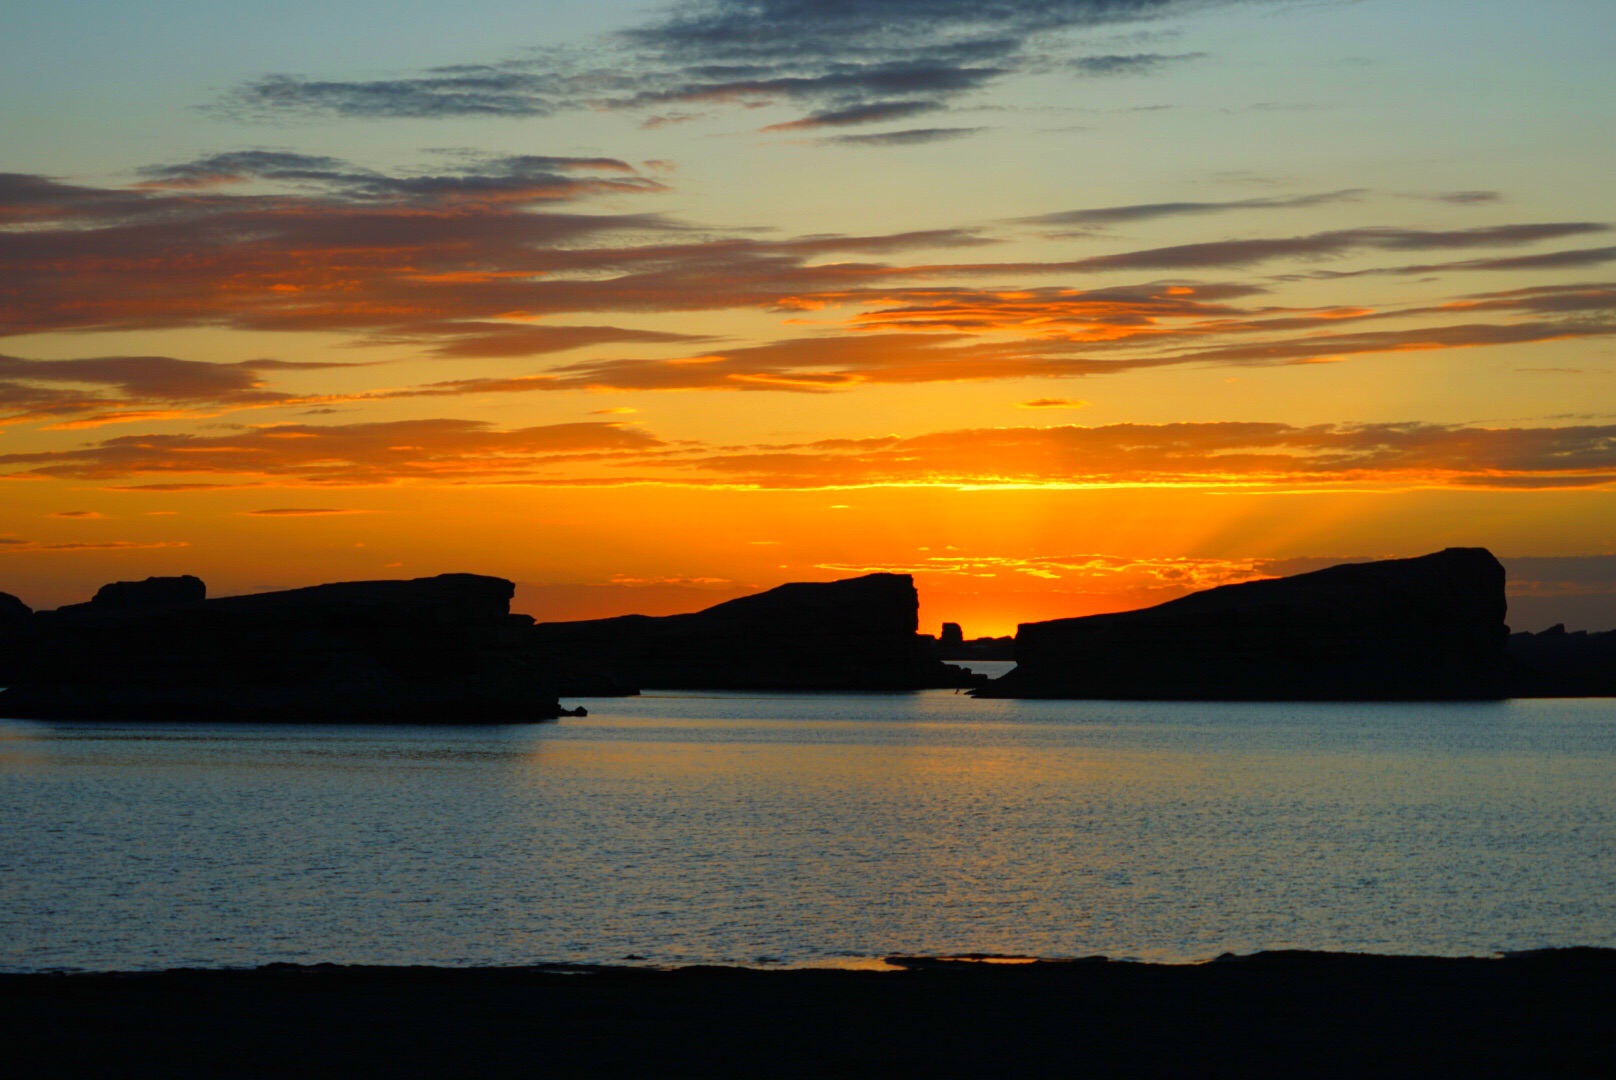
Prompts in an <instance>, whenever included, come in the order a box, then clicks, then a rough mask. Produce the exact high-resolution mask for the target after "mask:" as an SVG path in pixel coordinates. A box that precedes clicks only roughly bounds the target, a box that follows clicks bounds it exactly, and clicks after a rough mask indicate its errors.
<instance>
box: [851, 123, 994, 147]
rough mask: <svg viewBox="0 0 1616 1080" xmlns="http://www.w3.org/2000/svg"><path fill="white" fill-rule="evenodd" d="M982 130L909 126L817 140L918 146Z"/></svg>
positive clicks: (857, 144) (854, 143) (949, 140)
mask: <svg viewBox="0 0 1616 1080" xmlns="http://www.w3.org/2000/svg"><path fill="white" fill-rule="evenodd" d="M983 130H985V129H984V128H979V127H953V128H909V129H908V130H906V131H883V132H879V133H876V134H873V135H833V136H830V137H828V138H824V139H820V140H819V141H820V142H822V143H833V144H835V145H838V146H920V145H924V144H926V143H936V142H952V141H953V140H955V139H965V138H969V137H970V136H972V135H975V134H976V133H977V132H979V131H983Z"/></svg>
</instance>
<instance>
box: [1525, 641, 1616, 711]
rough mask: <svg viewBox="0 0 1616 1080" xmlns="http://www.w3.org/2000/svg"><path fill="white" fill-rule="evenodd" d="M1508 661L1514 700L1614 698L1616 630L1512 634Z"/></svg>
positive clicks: (1615, 685)
mask: <svg viewBox="0 0 1616 1080" xmlns="http://www.w3.org/2000/svg"><path fill="white" fill-rule="evenodd" d="M1505 655H1506V656H1507V657H1508V659H1509V665H1510V687H1511V696H1513V697H1616V630H1607V631H1605V632H1604V633H1593V634H1590V633H1588V632H1587V631H1584V630H1577V631H1575V632H1572V633H1567V632H1566V628H1565V627H1564V626H1563V625H1561V626H1553V627H1550V628H1549V629H1547V630H1544V631H1543V632H1542V633H1538V634H1511V635H1510V636H1509V645H1508V647H1507V648H1506V649H1505Z"/></svg>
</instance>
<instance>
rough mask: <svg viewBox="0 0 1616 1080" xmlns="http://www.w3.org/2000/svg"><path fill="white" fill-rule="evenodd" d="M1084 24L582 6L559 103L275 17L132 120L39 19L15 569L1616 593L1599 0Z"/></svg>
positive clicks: (16, 276)
mask: <svg viewBox="0 0 1616 1080" xmlns="http://www.w3.org/2000/svg"><path fill="white" fill-rule="evenodd" d="M765 6H766V7H768V6H769V5H765ZM878 6H879V5H878ZM1102 7H1104V5H1098V6H1097V5H1095V4H1092V3H1089V2H1088V0H1071V2H1070V3H1063V4H1060V5H1034V4H1027V5H1018V4H1006V5H999V6H995V7H993V8H991V9H989V8H979V7H972V6H970V5H957V4H953V3H937V4H932V5H931V6H930V7H927V6H926V5H918V6H915V5H901V4H889V5H886V6H880V11H879V12H878V14H879V15H880V18H879V19H875V20H874V21H871V20H867V19H864V18H863V16H862V15H861V14H859V13H860V12H863V11H864V8H863V7H862V6H861V5H860V4H853V5H851V6H850V7H848V8H846V10H845V11H844V12H843V16H845V21H844V22H843V23H836V24H834V25H833V24H832V23H826V22H821V21H818V20H821V18H822V17H823V18H825V19H828V18H830V16H829V15H825V13H824V11H822V10H821V9H818V8H814V7H813V6H812V5H810V6H808V7H807V8H798V7H790V6H789V5H787V6H785V7H780V8H779V10H778V11H776V10H775V8H774V7H769V10H770V12H772V13H773V14H771V15H770V18H771V19H774V20H775V22H774V23H771V24H770V25H771V27H772V31H771V34H773V31H778V32H779V33H787V32H789V34H788V36H789V37H790V40H792V41H794V42H795V43H796V45H795V46H794V51H792V52H790V54H789V55H786V54H782V53H779V52H778V51H772V50H773V46H770V45H769V44H768V42H770V41H775V40H784V39H781V38H778V35H773V36H769V35H766V36H763V37H759V36H757V35H755V34H754V35H748V34H744V33H737V34H736V35H734V36H733V38H728V37H726V38H724V40H725V41H729V42H730V44H727V45H724V46H723V47H722V49H724V50H731V51H730V52H724V53H723V55H720V54H719V51H715V50H720V46H719V45H717V44H714V42H716V41H718V40H719V39H718V38H716V37H700V36H699V35H698V38H691V37H689V36H688V35H686V34H685V33H684V31H682V30H680V27H686V29H688V27H687V26H686V24H685V23H683V22H681V20H682V19H686V18H687V17H693V16H690V14H689V13H690V10H692V9H689V8H688V6H687V7H680V6H677V5H675V6H673V7H669V8H665V9H663V8H658V9H656V11H657V12H660V13H661V14H657V13H656V12H653V13H652V14H651V15H646V14H645V13H644V12H643V11H641V10H640V8H638V7H635V6H632V5H613V4H604V5H600V6H599V9H598V10H594V9H592V10H591V11H590V12H589V13H587V14H581V13H579V12H577V11H572V12H571V13H570V14H567V13H565V12H562V11H561V9H560V8H558V9H557V12H558V18H560V19H561V22H560V23H558V24H557V25H558V26H560V25H564V26H565V27H566V28H567V29H566V33H569V34H571V35H572V38H571V39H569V40H570V42H571V44H570V45H568V48H571V49H573V50H574V52H573V53H571V54H569V55H570V56H571V59H569V60H567V61H566V62H565V63H566V65H568V66H566V67H565V75H566V78H565V79H561V73H562V70H563V69H562V68H559V67H554V66H553V65H555V64H561V63H562V61H561V60H559V59H556V58H555V56H552V55H551V54H548V53H535V54H531V55H529V54H524V56H525V58H521V57H514V56H513V57H509V58H502V57H500V56H498V55H494V54H492V53H490V54H488V55H483V56H480V57H479V56H467V55H465V53H464V51H463V50H473V51H475V50H476V49H492V48H494V46H493V45H492V44H490V43H488V42H486V41H481V40H480V39H479V40H477V41H473V40H472V38H471V37H470V36H468V37H467V38H465V39H464V40H462V41H456V40H446V39H444V38H443V36H442V33H441V29H434V30H432V31H430V32H429V31H428V29H427V26H426V23H424V22H423V23H422V24H421V25H420V26H418V27H417V26H415V24H414V23H412V22H411V19H412V18H414V16H412V15H408V14H405V15H400V16H398V18H399V20H400V22H399V24H398V29H397V31H396V35H397V36H396V37H395V38H394V39H392V40H394V43H395V46H397V44H398V42H400V41H403V40H406V39H408V40H410V41H411V42H413V44H412V45H411V46H410V48H409V49H406V50H402V51H401V52H400V54H399V56H398V57H397V58H396V62H394V61H392V60H389V59H387V58H382V57H371V58H369V59H367V60H366V61H365V63H364V64H360V63H358V61H356V60H354V61H350V60H343V59H341V58H336V57H327V61H326V62H329V63H330V64H332V65H334V66H333V67H332V69H331V70H328V71H324V72H322V73H320V74H319V75H318V76H317V77H316V76H311V77H309V78H303V77H294V76H267V75H264V74H263V72H264V71H265V70H303V69H304V68H305V67H306V65H305V64H303V63H302V62H301V61H299V62H297V63H293V62H292V61H293V59H294V58H298V57H315V56H326V54H325V53H323V52H320V51H319V50H318V49H316V48H314V47H313V45H312V43H311V41H309V40H305V39H303V38H301V37H299V36H298V32H297V30H296V28H295V26H293V25H292V24H290V23H289V24H288V28H287V29H284V30H278V31H276V32H275V33H274V34H270V35H269V36H268V37H266V38H265V40H264V41H262V42H259V43H256V45H255V49H256V50H257V51H255V52H253V54H252V56H251V57H250V58H249V57H247V56H242V57H240V58H238V59H237V60H236V61H232V59H231V56H230V54H229V53H228V50H227V49H224V48H223V43H218V45H217V47H210V46H208V44H207V43H206V42H201V41H198V42H196V43H194V45H195V48H194V49H193V50H192V54H193V55H195V56H197V57H199V58H200V57H206V58H207V59H205V60H204V59H197V60H195V63H196V64H197V65H198V67H197V68H196V70H197V71H198V72H201V71H203V70H206V71H207V72H208V76H207V79H206V80H202V81H200V82H196V83H195V84H194V85H193V83H192V82H188V81H187V80H186V78H185V77H183V75H184V72H185V71H186V70H187V69H185V68H183V66H182V67H181V68H180V69H178V70H179V71H180V75H181V77H178V78H170V75H171V74H172V72H171V71H170V70H164V71H159V70H158V69H157V68H156V67H151V68H142V69H140V70H138V71H137V70H134V69H133V68H131V69H130V70H129V71H128V79H127V82H128V85H144V86H147V87H148V88H150V90H151V93H150V94H149V95H147V96H145V97H142V96H140V95H130V94H126V93H119V94H112V93H111V92H110V91H109V90H105V89H96V88H95V84H88V85H87V86H86V87H85V88H83V89H82V90H81V89H80V88H79V84H78V83H75V84H74V86H75V89H74V93H75V94H81V96H80V97H77V98H75V97H72V96H71V95H67V94H65V92H58V91H59V90H61V88H58V91H52V90H50V86H51V85H52V84H51V83H50V80H51V79H57V78H64V79H65V78H69V77H70V76H71V75H72V73H73V71H74V68H75V65H77V66H78V67H79V68H81V69H82V67H83V65H84V64H85V63H86V61H84V60H83V59H82V58H80V55H81V54H80V53H77V52H75V51H73V50H72V49H67V48H66V46H65V45H64V49H65V51H64V52H63V53H62V55H61V56H60V57H58V58H57V61H55V62H54V63H53V64H38V63H35V64H33V65H32V66H31V67H30V68H29V70H37V72H39V74H38V78H39V79H40V80H42V81H40V82H38V83H37V84H35V85H32V86H31V88H23V89H24V90H25V91H26V92H23V93H22V94H20V95H19V94H18V93H16V92H11V93H10V95H9V98H8V100H17V101H20V102H23V105H22V106H21V107H20V108H19V112H18V118H19V124H18V126H17V129H16V130H17V133H18V134H17V137H16V138H14V139H12V140H9V142H10V145H9V146H8V149H9V150H10V151H11V153H10V154H9V155H8V157H9V158H10V161H9V163H8V167H10V168H12V169H13V170H14V171H13V172H10V173H6V174H4V175H0V278H3V280H4V282H5V284H4V287H3V288H0V336H4V337H5V338H6V340H5V341H4V342H3V343H0V589H4V590H6V591H10V592H13V593H16V594H18V595H20V596H22V597H23V598H24V599H25V600H27V601H29V602H30V603H33V604H36V605H41V606H52V605H55V604H59V603H63V602H69V601H74V600H79V599H83V598H84V597H86V596H87V595H88V594H89V593H91V592H92V591H93V590H94V588H95V587H96V586H98V585H99V584H101V583H102V582H104V581H107V580H112V579H115V578H129V577H141V576H145V575H148V574H159V573H182V572H194V573H199V574H201V575H202V576H204V577H205V578H206V579H207V580H208V581H209V582H210V585H211V586H212V589H213V591H214V592H215V593H216V594H221V593H228V592H239V591H247V590H253V589H261V588H270V587H281V586H287V585H300V584H307V583H311V582H315V581H321V580H333V579H339V578H357V577H385V576H414V575H421V574H430V573H438V572H443V571H450V570H466V571H476V572H484V573H493V574H499V575H502V576H506V577H510V578H512V579H514V580H517V581H518V582H520V583H522V590H523V591H522V592H521V593H520V594H519V603H520V604H524V605H526V607H527V608H528V609H529V610H532V611H534V612H535V613H537V614H539V615H541V616H546V615H548V616H551V617H580V616H586V615H600V614H612V613H619V612H626V611H634V610H648V611H657V612H665V611H669V610H675V609H685V610H688V609H691V608H695V607H700V606H702V605H703V604H705V603H708V602H711V601H714V600H719V599H724V598H727V597H729V596H733V595H737V594H738V593H740V592H743V591H749V590H753V589H757V588H764V587H768V586H772V585H774V584H778V583H780V582H782V581H787V580H802V579H827V578H832V577H838V576H848V575H851V574H855V573H863V572H867V571H872V570H898V571H902V572H911V573H914V574H916V576H917V579H918V581H919V583H920V586H921V592H922V597H923V610H922V624H923V628H925V629H928V630H932V631H935V629H936V624H937V623H939V622H941V621H943V620H945V619H946V620H953V621H960V622H963V623H964V624H965V625H966V630H967V633H971V634H978V633H981V634H987V633H1008V632H1011V631H1012V630H1013V628H1014V625H1015V623H1016V622H1018V621H1022V620H1030V619H1038V618H1048V617H1055V616H1059V615H1068V614H1083V613H1088V612H1092V611H1100V610H1115V609H1118V608H1125V607H1131V606H1138V605H1141V604H1146V603H1153V602H1157V601H1159V600H1162V599H1167V598H1170V597H1171V596H1174V595H1179V594H1181V593H1182V592H1183V591H1185V590H1186V589H1190V588H1197V587H1204V586H1208V585H1214V584H1218V583H1222V582H1225V581H1233V580H1241V579H1243V578H1246V577H1250V576H1257V575H1262V574H1271V573H1282V572H1289V571H1290V570H1293V569H1298V568H1305V567H1308V566H1312V565H1317V564H1318V561H1319V560H1329V559H1340V558H1364V557H1378V556H1388V555H1412V554H1418V553H1421V552H1424V551H1429V550H1434V549H1436V548H1440V547H1442V546H1446V545H1450V544H1465V545H1471V544H1480V545H1486V546H1489V547H1491V548H1493V550H1495V551H1496V552H1497V553H1498V554H1500V555H1501V556H1503V557H1505V558H1506V561H1507V562H1509V564H1510V566H1511V572H1512V580H1513V584H1512V589H1513V590H1514V592H1515V594H1516V596H1517V597H1519V598H1520V599H1519V604H1518V609H1519V613H1520V618H1522V619H1525V620H1526V621H1527V623H1529V624H1533V625H1542V624H1545V623H1546V622H1548V621H1554V620H1555V619H1557V618H1563V619H1566V620H1568V621H1571V622H1572V623H1573V624H1577V623H1581V624H1584V625H1601V624H1602V625H1616V555H1613V554H1612V553H1613V552H1616V540H1613V537H1616V503H1613V489H1616V366H1613V364H1612V357H1613V356H1616V344H1613V338H1616V316H1613V312H1616V281H1613V280H1612V275H1611V272H1610V268H1611V265H1612V264H1616V246H1613V245H1616V239H1613V230H1612V224H1611V221H1612V219H1611V207H1610V204H1609V186H1608V179H1609V176H1610V175H1611V170H1612V169H1613V168H1616V151H1613V149H1612V145H1613V144H1612V142H1611V140H1609V138H1608V134H1609V133H1608V115H1606V113H1605V112H1604V111H1602V110H1601V109H1599V108H1597V107H1596V106H1595V104H1593V103H1596V102H1598V101H1599V100H1601V97H1600V95H1598V94H1589V93H1587V90H1588V89H1589V88H1590V87H1594V86H1603V87H1606V88H1608V87H1609V86H1610V78H1611V76H1610V68H1609V65H1608V62H1607V59H1606V58H1605V57H1604V55H1603V53H1602V52H1601V51H1600V50H1599V49H1596V48H1593V47H1592V46H1591V45H1590V42H1593V41H1598V40H1604V38H1602V37H1601V35H1599V34H1596V33H1590V28H1589V27H1588V26H1587V25H1586V23H1585V21H1584V19H1583V15H1582V14H1577V13H1574V12H1572V10H1571V9H1572V7H1576V8H1577V11H1578V12H1579V13H1580V12H1582V11H1583V9H1582V7H1580V6H1578V5H1569V6H1565V5H1560V4H1549V5H1546V6H1526V5H1523V6H1522V7H1521V8H1520V9H1519V11H1517V10H1516V9H1515V8H1514V7H1513V6H1511V5H1509V4H1500V5H1492V6H1484V9H1483V8H1471V7H1466V8H1465V9H1464V12H1463V14H1462V15H1461V14H1459V13H1458V9H1455V8H1453V7H1452V5H1447V4H1445V3H1443V2H1441V0H1418V2H1412V3H1411V4H1409V5H1406V6H1402V7H1398V6H1395V5H1358V4H1338V3H1328V2H1326V3H1323V4H1317V5H1306V6H1286V5H1274V6H1272V8H1271V9H1270V10H1266V11H1263V10H1259V9H1261V8H1263V7H1265V5H1261V4H1258V5H1249V4H1248V5H1242V4H1225V3H1218V2H1213V3H1202V4H1189V3H1180V2H1179V0H1152V2H1151V3H1148V4H1143V5H1137V6H1136V7H1137V10H1134V9H1130V11H1131V12H1132V13H1131V14H1126V15H1118V14H1116V13H1114V12H1111V11H1110V9H1106V10H1105V11H1101V8H1102ZM1528 7H1531V11H1530V14H1529V15H1528V14H1527V8H1528ZM911 8H913V11H911ZM1394 8H1395V10H1394ZM922 9H924V10H922ZM1147 9H1148V10H1147ZM703 10H706V11H708V16H709V17H710V19H712V20H717V22H713V23H711V25H714V26H716V25H724V26H731V24H733V27H734V28H742V29H744V27H745V26H748V25H750V24H749V23H748V22H747V20H748V19H752V18H754V16H755V12H754V11H753V8H751V7H748V6H747V5H741V4H732V3H729V2H728V0H714V3H712V4H710V5H708V7H707V8H704V9H703ZM824 10H825V11H828V10H829V9H824ZM838 10H841V9H838ZM871 10H872V11H873V10H875V9H874V8H872V9H871ZM1600 10H1601V11H1602V12H1603V14H1604V15H1605V16H1609V14H1610V13H1609V12H1608V11H1604V9H1603V8H1601V9H1600ZM816 12H817V14H816ZM916 13H918V14H916ZM922 15H923V16H924V18H921V16H922ZM563 16H564V17H563ZM912 16H913V19H914V20H917V21H913V22H912V24H911V23H910V22H906V21H905V20H909V19H911V17H912ZM1146 16H1148V18H1147V17H1146ZM872 18H873V17H872ZM1135 19H1138V20H1139V21H1137V22H1135V21H1130V20H1135ZM647 20H649V21H647ZM779 20H785V22H783V23H780V22H779ZM791 20H798V21H799V22H801V25H797V24H796V23H792V21H791ZM804 20H806V21H804ZM776 23H779V25H776ZM690 25H694V24H690ZM702 25H708V24H707V23H703V24H702ZM625 29H627V30H630V31H632V33H630V34H628V35H626V36H624V35H623V34H621V33H620V31H623V30H625ZM1611 29H1616V27H1612V28H1611ZM195 32H196V33H198V34H205V33H206V32H207V31H206V30H205V29H198V30H196V31H195ZM356 32H357V31H356ZM558 32H560V31H558ZM75 33H76V31H73V30H72V29H71V28H69V27H66V26H65V25H64V27H63V28H62V34H63V37H62V39H61V40H62V41H63V42H71V41H72V40H74V34H75ZM277 34H281V35H284V38H282V37H277V36H276V35H277ZM412 34H414V35H415V36H414V37H411V35H412ZM468 34H469V32H468ZM698 39H699V40H698ZM53 40H54V39H53ZM693 42H695V43H693ZM701 42H706V44H701ZM962 43H972V44H971V48H972V49H973V50H975V51H969V50H967V51H961V50H962V49H963V48H964V46H963V44H962ZM85 47H86V48H88V47H89V45H88V44H86V45H85ZM153 49H154V50H155V51H153V52H151V55H152V56H153V57H157V56H160V55H163V54H162V51H161V48H160V47H158V45H157V44H155V43H154V44H153ZM704 50H706V51H704ZM733 50H740V51H741V52H740V53H734V52H733ZM747 50H751V51H750V52H747ZM720 51H721V50H720ZM743 54H744V55H743ZM556 55H559V54H556ZM967 55H968V56H973V57H978V59H975V60H966V59H961V57H965V56H967ZM546 57H548V59H547V58H546ZM988 57H991V60H990V59H983V58H988ZM145 62H146V61H142V60H140V59H139V57H138V56H135V55H133V53H131V55H129V56H120V57H116V58H105V59H104V60H103V63H105V64H110V65H113V67H116V66H117V65H120V64H121V65H137V66H138V65H139V64H141V63H145ZM156 62H157V61H156V60H153V61H151V63H154V64H155V63H156ZM232 62H235V63H237V64H238V66H239V68H240V70H239V71H236V70H235V69H234V68H232V67H231V66H230V65H231V63H232ZM742 62H744V63H745V64H746V65H749V66H748V67H747V68H746V70H748V71H752V72H754V74H753V75H752V76H748V77H747V78H746V79H740V80H739V81H733V82H729V83H723V82H720V83H714V82H713V81H712V80H713V79H714V78H718V76H716V75H713V74H712V73H713V72H717V71H726V70H731V68H730V67H726V66H725V65H735V64H740V63H742ZM345 63H346V64H348V65H349V66H348V67H347V68H344V67H343V64H345ZM451 63H457V64H462V65H471V66H470V67H466V68H465V69H464V72H463V76H461V78H463V83H456V84H455V86H457V87H459V89H457V90H454V91H453V92H451V91H450V90H449V89H446V86H447V85H448V84H446V83H445V82H444V81H443V79H442V77H441V76H440V74H435V73H434V71H433V70H428V69H429V68H431V66H432V65H440V64H451ZM479 64H480V65H484V66H480V67H479V66H477V65H479ZM547 64H550V65H552V67H546V66H545V65H547ZM276 65H278V66H276ZM377 65H380V66H381V67H389V65H391V67H390V68H389V70H392V72H393V74H392V75H391V76H389V78H387V79H386V80H383V81H372V80H373V77H374V71H375V69H376V67H377ZM170 67H171V68H172V65H170ZM9 70H10V71H11V74H8V75H0V85H7V84H5V80H6V79H15V78H19V77H20V76H18V75H17V74H16V72H17V70H18V69H17V68H16V67H15V66H13V67H12V68H11V69H9ZM109 70H110V69H109ZM119 70H122V69H121V68H120V69H119ZM457 70H459V69H457ZM735 70H739V68H735ZM1480 71H1485V72H1487V73H1488V75H1487V78H1486V79H1485V80H1479V79H1477V78H1476V73H1477V72H1480ZM82 73H83V72H82V71H81V74H82ZM758 73H763V74H758ZM221 87H223V88H224V89H222V90H221V89H220V88H221ZM1433 87H1440V88H1441V92H1440V93H1433V92H1432V89H1433ZM1455 87H1460V88H1464V89H1465V90H1466V91H1467V92H1465V93H1458V92H1452V91H1453V88H1455ZM159 88H160V89H159ZM16 89H17V88H12V90H13V91H15V90H16ZM97 95H101V96H100V97H98V96H97ZM164 95H170V96H164ZM185 95H191V96H189V97H187V96H185ZM208 95H212V96H211V97H210V96H208ZM1607 97H1608V95H1607ZM75 102H76V104H75ZM1506 105H1507V108H1506V107H1505V106H1506ZM199 106H200V108H199ZM109 118H111V119H109ZM112 120H116V123H115V124H114V123H112ZM109 126H110V127H112V128H116V131H117V133H118V134H117V135H116V136H112V135H108V134H107V133H106V130H107V129H108V128H109ZM445 148H448V149H445ZM1554 560H1561V561H1560V562H1554Z"/></svg>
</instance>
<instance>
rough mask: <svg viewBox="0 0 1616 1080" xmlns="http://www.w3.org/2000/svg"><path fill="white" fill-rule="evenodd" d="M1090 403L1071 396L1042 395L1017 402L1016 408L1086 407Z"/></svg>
mask: <svg viewBox="0 0 1616 1080" xmlns="http://www.w3.org/2000/svg"><path fill="white" fill-rule="evenodd" d="M1088 405H1089V403H1088V402H1086V401H1074V400H1072V399H1071V398H1059V397H1041V398H1033V399H1032V400H1031V401H1018V402H1016V408H1018V409H1086V408H1088Z"/></svg>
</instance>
